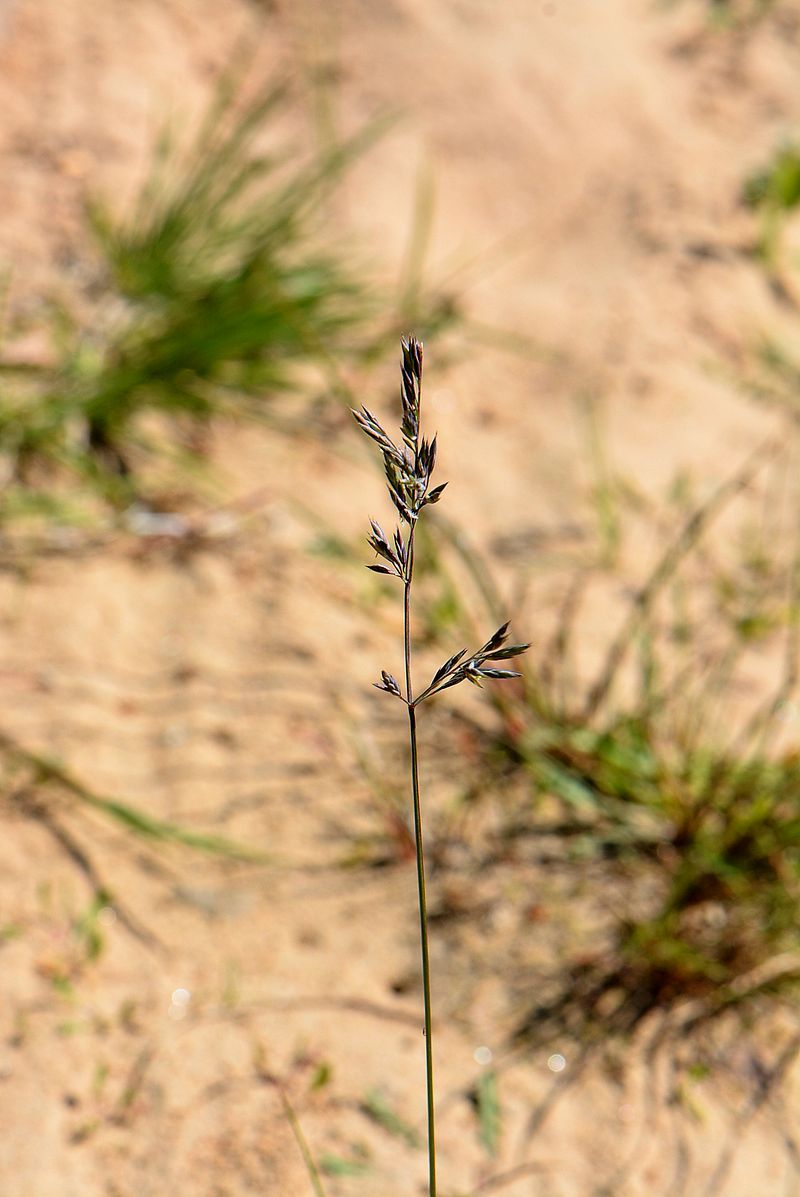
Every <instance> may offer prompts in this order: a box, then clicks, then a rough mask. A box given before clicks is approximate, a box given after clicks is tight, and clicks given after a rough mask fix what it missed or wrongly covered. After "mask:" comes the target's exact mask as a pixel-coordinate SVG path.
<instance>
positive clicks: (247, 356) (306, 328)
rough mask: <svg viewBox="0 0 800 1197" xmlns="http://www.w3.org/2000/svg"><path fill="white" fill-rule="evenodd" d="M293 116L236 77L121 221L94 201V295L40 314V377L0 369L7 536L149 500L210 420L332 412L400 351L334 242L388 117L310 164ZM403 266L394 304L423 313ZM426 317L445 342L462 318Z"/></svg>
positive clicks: (200, 449)
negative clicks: (338, 201) (356, 377)
mask: <svg viewBox="0 0 800 1197" xmlns="http://www.w3.org/2000/svg"><path fill="white" fill-rule="evenodd" d="M289 101H290V95H289V92H288V90H287V88H286V87H285V86H271V85H270V86H267V87H262V88H260V89H257V90H255V92H253V93H252V94H249V95H248V94H246V93H245V90H244V86H243V85H242V83H241V82H240V79H239V74H238V71H236V70H233V69H232V70H231V71H230V72H229V73H228V74H227V75H226V76H225V77H224V78H223V79H222V81H221V83H220V84H219V86H218V88H217V90H216V92H215V94H214V95H213V97H212V100H211V102H210V104H209V107H208V110H207V112H206V114H205V117H204V119H203V120H202V121H201V123H200V126H199V129H198V130H197V131H196V133H194V135H192V136H190V137H188V138H187V137H186V136H185V135H183V136H177V135H175V134H174V133H173V132H171V131H166V132H164V133H163V134H162V136H161V138H160V139H159V141H158V143H157V145H156V147H155V150H154V154H153V162H152V166H151V168H150V171H149V173H148V175H147V177H146V178H145V180H144V182H143V184H142V185H141V188H140V190H139V193H138V195H137V196H136V197H135V198H134V200H133V203H132V204H131V205H130V209H129V211H128V212H127V213H126V214H119V213H118V212H117V211H116V210H113V211H112V209H111V207H110V206H109V205H108V204H107V203H105V202H104V201H102V200H100V199H98V198H94V199H92V200H91V201H89V202H88V203H87V220H88V223H89V228H90V230H91V233H92V235H93V238H94V243H95V246H96V250H97V255H98V260H97V262H96V264H95V268H94V277H93V279H92V283H91V287H90V288H89V290H88V293H87V294H84V295H81V296H77V295H76V296H73V297H70V298H69V299H67V300H66V301H64V302H62V303H60V304H51V305H50V308H49V312H50V315H51V321H50V327H49V332H50V338H51V341H52V351H51V354H50V358H49V360H48V361H46V362H43V363H42V362H36V363H34V362H28V361H25V360H17V359H15V358H14V357H13V354H12V353H11V352H9V353H7V354H6V355H5V357H4V358H3V359H2V360H0V475H2V477H3V479H4V483H5V486H4V494H3V502H2V507H0V520H5V521H8V520H10V519H12V518H15V517H18V516H20V515H39V516H43V517H45V518H61V519H65V518H74V515H75V512H74V511H73V510H72V509H73V508H77V509H78V510H79V511H85V512H87V513H88V514H91V513H92V512H93V511H94V510H95V508H96V506H97V503H98V501H99V503H100V504H101V505H103V504H106V505H110V506H111V508H112V509H113V508H120V507H125V506H127V505H129V504H130V503H131V502H132V501H133V500H135V499H137V498H139V499H142V498H144V499H147V497H148V495H152V494H153V491H154V488H155V487H157V485H158V479H159V470H161V471H162V473H163V470H164V467H165V466H168V465H169V464H170V463H171V464H172V465H173V466H174V464H175V463H177V464H178V465H180V466H184V467H185V466H186V465H188V464H190V463H191V462H192V461H196V460H198V459H199V458H202V456H203V454H204V451H205V448H206V446H207V437H208V430H209V427H210V425H211V422H212V420H214V419H215V418H220V417H222V418H229V419H230V418H234V419H256V420H267V421H269V420H272V421H273V422H275V423H276V424H278V425H280V424H281V420H282V416H281V402H280V401H281V399H289V400H296V399H297V397H298V396H301V395H304V394H306V395H307V394H308V393H309V392H310V391H313V390H315V389H316V390H317V391H322V392H323V393H325V394H326V395H329V396H332V397H334V399H335V400H339V401H341V400H342V399H344V398H345V397H346V394H347V386H346V385H345V382H344V375H343V371H344V370H345V369H346V367H347V365H348V364H354V363H360V362H367V361H370V360H371V359H372V358H374V357H375V356H376V355H377V354H379V353H381V352H382V351H383V348H384V347H385V345H386V344H387V340H388V338H389V336H391V338H392V340H393V339H394V331H393V330H394V314H393V310H392V305H391V303H390V302H389V301H388V299H387V298H386V297H385V296H384V295H383V293H382V291H381V289H380V288H379V287H378V286H377V285H376V284H375V283H374V282H373V281H372V280H371V279H370V276H369V272H368V270H367V269H366V268H365V267H364V266H363V265H362V266H359V265H358V264H357V263H356V262H355V261H354V258H355V255H354V254H353V252H352V250H351V251H350V252H349V253H348V254H345V252H344V251H343V250H342V248H341V246H339V245H337V244H336V243H335V242H334V238H333V237H332V236H331V234H330V230H329V228H328V227H327V226H328V225H329V223H330V218H329V205H330V199H331V196H332V193H333V191H334V189H335V188H336V186H337V185H338V184H339V183H340V182H341V181H342V179H343V178H344V176H345V175H346V173H347V171H348V170H349V168H350V167H351V165H352V164H353V163H354V161H355V160H356V159H357V158H358V157H359V156H360V155H362V154H363V153H364V152H366V150H367V149H368V148H369V146H370V145H372V144H373V143H374V141H375V140H376V139H377V138H378V137H380V136H381V134H382V132H383V131H384V129H385V128H386V126H387V119H379V120H376V121H374V122H373V123H371V124H370V125H369V126H368V127H366V128H364V129H362V130H361V131H359V132H358V133H356V134H355V135H354V136H352V137H350V138H349V139H347V140H344V141H337V142H328V143H327V144H326V145H325V146H324V147H321V148H320V147H312V148H311V149H309V150H308V151H304V150H303V149H302V148H301V146H300V144H299V142H298V139H297V138H296V137H294V138H290V136H289V135H288V134H287V133H286V132H285V128H286V121H287V118H288V115H289ZM411 265H412V267H413V270H412V275H413V278H414V280H415V281H414V284H413V287H412V284H411V281H410V280H411V278H412V275H409V278H408V279H407V280H406V284H404V288H403V293H402V296H401V299H402V301H403V302H410V299H409V295H410V294H411V293H413V296H414V303H415V305H416V308H421V307H425V306H426V305H425V301H424V297H423V296H422V295H421V293H420V284H419V278H418V275H417V273H415V271H416V266H417V263H416V258H415V259H414V262H413V263H412V264H411ZM442 302H443V301H442ZM437 305H439V306H441V304H440V301H438V300H436V301H434V300H431V302H430V303H429V304H427V311H428V313H429V315H430V320H431V327H437V328H438V327H441V326H442V325H443V323H447V321H448V320H451V319H452V318H454V315H455V312H454V309H453V308H452V304H451V305H449V307H448V305H447V304H445V307H448V312H449V315H448V314H447V313H445V309H444V307H442V309H441V312H440V313H439V314H438V315H437V314H436V312H437ZM443 313H444V314H443ZM76 483H77V486H76Z"/></svg>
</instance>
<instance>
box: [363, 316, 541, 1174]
mask: <svg viewBox="0 0 800 1197" xmlns="http://www.w3.org/2000/svg"><path fill="white" fill-rule="evenodd" d="M401 398H402V422H401V428H400V432H401V436H400V439H399V441H398V442H396V441H394V440H393V439H392V438H391V437H390V436H389V435H388V434H387V433H386V432H385V431H384V429H383V427H382V425H381V424H380V423H379V421H378V420H377V419H376V418H375V416H374V415H373V414H372V413H371V412H370V411H369V410H368V409H367V408H366V407H362V408H361V409H360V410H359V411H354V412H353V415H354V416H355V419H356V422H357V423H358V425H359V427H360V428H361V430H362V431H363V432H364V433H366V435H367V436H368V437H369V438H370V439H371V440H372V441H374V442H375V444H376V445H377V446H378V448H379V450H380V452H381V455H382V458H383V466H384V472H385V476H386V483H387V487H388V491H389V497H390V499H391V501H392V504H393V505H394V508H395V510H396V512H397V514H398V516H399V518H400V525H399V526H398V527H397V528H396V529H395V531H394V532H393V533H392V534H391V535H387V534H386V533H385V532H384V530H383V528H382V527H381V525H380V524H379V523H378V522H377V521H376V520H371V521H370V525H371V533H370V536H369V544H370V545H371V547H372V548H373V549H374V551H375V553H376V556H377V557H378V558H379V561H378V562H377V563H376V564H375V565H370V566H369V567H368V568H369V569H371V570H374V571H375V572H376V573H379V574H385V575H388V576H389V577H394V578H397V579H398V580H399V581H400V582H401V584H402V587H403V675H404V684H403V685H401V684H400V682H398V680H397V678H396V677H395V676H394V675H393V674H391V673H389V672H388V671H386V670H381V680H380V682H377V683H375V684H376V687H377V689H379V690H382V691H384V692H385V693H387V694H390V695H391V696H392V697H394V698H396V699H398V700H399V701H400V702H402V703H403V705H404V706H405V708H406V711H407V713H408V734H409V748H410V757H411V800H412V809H413V818H414V845H415V857H416V867H417V894H418V905H419V926H420V947H421V954H422V988H423V1005H424V1017H425V1076H426V1104H427V1117H428V1192H429V1197H436V1191H437V1189H436V1128H435V1109H434V1104H435V1090H434V1079H433V1013H432V1002H431V969H430V952H429V946H428V908H427V901H426V894H425V851H424V844H423V828H422V801H421V794H420V777H419V751H418V744H417V711H418V709H419V707H420V706H421V705H422V703H424V702H426V701H427V700H428V699H431V698H433V697H434V696H435V695H436V694H440V693H441V692H442V691H444V690H447V689H449V688H450V687H452V686H457V685H459V684H460V683H461V682H464V681H469V682H472V683H473V685H476V686H479V687H480V686H482V685H483V682H484V680H503V679H506V678H514V677H519V676H520V674H519V673H518V672H517V671H515V670H511V669H500V668H498V667H497V666H496V664H495V662H497V661H505V660H509V659H511V658H513V657H517V656H519V655H520V654H521V653H524V652H525V650H526V649H527V648H528V647H529V646H528V645H527V644H507V643H506V641H507V639H508V627H509V625H508V623H504V624H502V625H501V626H500V627H499V628H498V629H497V631H496V632H495V633H494V634H493V635H492V636H490V637H489V639H488V640H487V641H486V642H485V644H483V645H482V646H481V647H480V648H479V649H477V651H475V652H473V653H468V650H467V649H466V648H462V649H460V650H459V651H458V652H457V653H454V654H453V655H452V656H451V657H449V658H448V659H447V660H446V661H445V662H444V664H443V665H441V666H440V668H439V669H437V670H436V672H435V673H434V675H433V677H432V679H431V681H430V682H429V683H428V685H427V686H425V687H424V688H423V689H422V690H421V691H420V692H419V693H416V694H415V688H414V684H413V678H412V628H411V609H412V603H411V600H412V587H413V582H414V539H415V533H416V530H417V523H418V520H419V518H420V516H421V515H422V512H423V510H424V508H425V507H427V506H430V505H432V504H435V503H438V502H439V500H440V499H441V497H442V493H443V492H444V489H445V487H446V485H447V483H439V484H438V485H436V486H433V487H432V486H431V481H432V477H433V472H434V468H435V464H436V448H437V441H436V437H435V436H434V438H433V440H431V441H429V440H427V439H426V438H425V437H423V436H422V435H421V424H420V420H421V400H422V345H421V343H420V342H419V341H418V340H416V339H415V338H414V337H409V338H408V339H407V340H405V341H403V361H402V370H401Z"/></svg>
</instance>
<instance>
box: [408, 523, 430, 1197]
mask: <svg viewBox="0 0 800 1197" xmlns="http://www.w3.org/2000/svg"><path fill="white" fill-rule="evenodd" d="M413 573H414V528H413V526H412V528H411V532H410V534H409V538H408V568H407V571H406V577H405V584H404V591H403V649H404V658H405V671H406V700H407V703H408V732H409V739H410V742H411V791H412V797H413V803H414V842H415V844H416V850H417V889H418V894H419V934H420V944H421V947H422V991H423V1000H424V1004H425V1078H426V1088H427V1095H428V1193H429V1197H436V1132H435V1123H434V1109H433V1019H432V1017H431V965H430V955H429V952H428V906H427V902H426V900H425V854H424V852H423V847H422V808H421V805H420V796H419V755H418V752H417V712H416V709H415V705H414V691H413V687H412V683H411V581H412V577H413Z"/></svg>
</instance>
